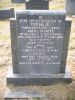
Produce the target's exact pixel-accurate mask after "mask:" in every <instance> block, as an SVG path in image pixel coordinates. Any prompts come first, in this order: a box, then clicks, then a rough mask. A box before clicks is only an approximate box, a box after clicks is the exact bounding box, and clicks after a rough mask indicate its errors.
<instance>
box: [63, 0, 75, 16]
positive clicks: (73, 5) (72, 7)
mask: <svg viewBox="0 0 75 100" xmlns="http://www.w3.org/2000/svg"><path fill="white" fill-rule="evenodd" d="M65 9H66V13H67V15H75V0H66V3H65Z"/></svg>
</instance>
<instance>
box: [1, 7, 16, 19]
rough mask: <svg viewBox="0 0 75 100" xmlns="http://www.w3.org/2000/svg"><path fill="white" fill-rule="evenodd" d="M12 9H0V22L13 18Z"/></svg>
mask: <svg viewBox="0 0 75 100" xmlns="http://www.w3.org/2000/svg"><path fill="white" fill-rule="evenodd" d="M14 16H15V15H14V9H13V8H10V9H2V10H0V20H3V19H8V18H12V17H14Z"/></svg>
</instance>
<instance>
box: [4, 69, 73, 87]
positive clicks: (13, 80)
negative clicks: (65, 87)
mask: <svg viewBox="0 0 75 100" xmlns="http://www.w3.org/2000/svg"><path fill="white" fill-rule="evenodd" d="M6 81H7V85H9V84H13V85H38V86H41V85H42V86H47V85H50V84H53V83H56V82H67V83H68V82H69V83H70V82H72V75H71V72H70V71H69V70H68V69H66V71H65V73H59V74H38V75H33V74H13V71H12V67H10V68H9V70H8V73H7V77H6Z"/></svg>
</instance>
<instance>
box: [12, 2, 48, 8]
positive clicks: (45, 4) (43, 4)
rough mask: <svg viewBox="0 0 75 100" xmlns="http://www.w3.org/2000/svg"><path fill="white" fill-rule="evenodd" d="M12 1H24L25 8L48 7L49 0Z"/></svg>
mask: <svg viewBox="0 0 75 100" xmlns="http://www.w3.org/2000/svg"><path fill="white" fill-rule="evenodd" d="M11 1H12V3H25V5H26V9H40V10H41V9H42V10H47V9H49V0H11Z"/></svg>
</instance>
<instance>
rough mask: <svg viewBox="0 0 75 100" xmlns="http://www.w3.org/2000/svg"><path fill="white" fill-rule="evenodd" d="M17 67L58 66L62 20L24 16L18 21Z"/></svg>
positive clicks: (60, 50) (61, 43)
mask: <svg viewBox="0 0 75 100" xmlns="http://www.w3.org/2000/svg"><path fill="white" fill-rule="evenodd" d="M18 25H19V33H18V35H17V40H18V44H20V45H19V46H18V48H19V49H18V50H19V59H18V60H19V65H26V64H27V65H28V64H30V65H37V64H45V65H60V64H61V53H62V46H63V34H64V32H63V31H62V19H54V18H50V17H49V16H37V17H35V16H34V15H33V16H26V17H25V18H22V19H21V18H20V19H19V21H18Z"/></svg>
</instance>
